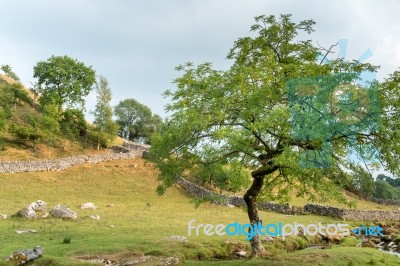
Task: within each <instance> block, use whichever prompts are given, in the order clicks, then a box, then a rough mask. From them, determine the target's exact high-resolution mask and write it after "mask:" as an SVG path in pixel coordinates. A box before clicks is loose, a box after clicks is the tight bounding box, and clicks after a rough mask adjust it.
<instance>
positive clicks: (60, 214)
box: [50, 205, 78, 220]
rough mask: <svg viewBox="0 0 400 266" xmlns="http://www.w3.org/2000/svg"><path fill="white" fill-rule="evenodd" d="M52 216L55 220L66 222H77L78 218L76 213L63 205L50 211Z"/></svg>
mask: <svg viewBox="0 0 400 266" xmlns="http://www.w3.org/2000/svg"><path fill="white" fill-rule="evenodd" d="M50 214H51V215H52V216H53V217H55V218H61V219H66V220H75V219H76V218H78V214H77V213H76V212H74V211H73V210H71V209H70V208H68V207H65V206H62V205H57V206H56V207H54V208H53V209H52V210H51V211H50Z"/></svg>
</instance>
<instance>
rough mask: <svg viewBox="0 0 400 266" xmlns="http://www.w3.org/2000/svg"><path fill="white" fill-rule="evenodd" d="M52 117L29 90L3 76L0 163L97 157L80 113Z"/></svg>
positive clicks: (69, 112) (67, 112)
mask: <svg viewBox="0 0 400 266" xmlns="http://www.w3.org/2000/svg"><path fill="white" fill-rule="evenodd" d="M51 114H52V112H50V111H48V112H47V114H46V113H44V110H42V109H41V108H40V107H39V104H38V103H37V101H36V99H35V97H34V94H33V93H32V92H31V91H30V90H29V88H27V87H26V86H24V85H22V84H20V83H18V82H16V81H14V80H12V79H11V78H9V77H7V76H4V75H1V74H0V160H30V159H43V158H48V159H51V158H58V157H65V156H69V155H76V154H93V153H98V151H97V150H95V149H94V147H95V145H94V144H93V143H92V141H91V135H90V134H91V132H92V131H93V130H92V126H91V125H90V124H89V123H88V122H86V120H85V118H84V116H83V114H82V113H81V112H80V111H75V110H65V111H64V113H62V114H60V115H59V116H58V118H55V117H52V116H51ZM117 141H118V142H120V140H117ZM100 152H101V151H100Z"/></svg>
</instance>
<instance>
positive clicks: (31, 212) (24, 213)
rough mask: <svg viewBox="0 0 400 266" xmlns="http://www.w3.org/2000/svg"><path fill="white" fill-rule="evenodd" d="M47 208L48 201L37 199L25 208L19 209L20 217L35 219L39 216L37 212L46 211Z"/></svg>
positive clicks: (18, 214)
mask: <svg viewBox="0 0 400 266" xmlns="http://www.w3.org/2000/svg"><path fill="white" fill-rule="evenodd" d="M46 208H47V203H46V202H44V201H42V200H37V201H35V202H32V203H31V204H29V205H28V206H26V207H25V208H23V209H21V210H19V211H18V213H17V215H16V216H18V217H22V218H25V219H35V218H36V217H37V215H36V212H44V211H45V210H46Z"/></svg>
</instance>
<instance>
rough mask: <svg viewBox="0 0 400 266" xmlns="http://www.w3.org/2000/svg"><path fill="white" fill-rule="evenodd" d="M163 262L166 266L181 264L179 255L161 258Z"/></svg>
mask: <svg viewBox="0 0 400 266" xmlns="http://www.w3.org/2000/svg"><path fill="white" fill-rule="evenodd" d="M161 263H162V264H163V265H165V266H167V265H168V266H169V265H179V258H177V257H168V258H165V259H161Z"/></svg>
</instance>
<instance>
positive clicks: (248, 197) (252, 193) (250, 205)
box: [243, 175, 265, 257]
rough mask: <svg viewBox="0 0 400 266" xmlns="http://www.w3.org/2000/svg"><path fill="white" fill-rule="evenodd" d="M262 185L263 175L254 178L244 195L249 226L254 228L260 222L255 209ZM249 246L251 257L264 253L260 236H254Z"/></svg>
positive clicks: (256, 208)
mask: <svg viewBox="0 0 400 266" xmlns="http://www.w3.org/2000/svg"><path fill="white" fill-rule="evenodd" d="M263 183H264V175H262V176H256V177H254V179H253V184H252V185H251V187H250V188H249V189H248V190H247V192H246V194H244V197H243V198H244V201H245V202H246V205H247V214H248V216H249V220H250V224H251V225H252V226H253V228H255V227H254V226H255V225H256V224H257V223H258V222H261V220H260V217H259V216H258V207H257V197H258V195H259V194H260V191H261V189H262V186H263ZM250 244H251V251H252V252H251V255H252V256H253V257H256V256H258V255H260V254H261V253H262V252H263V251H265V249H264V247H263V245H262V244H261V239H260V235H258V234H256V235H254V236H253V238H252V239H250Z"/></svg>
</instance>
